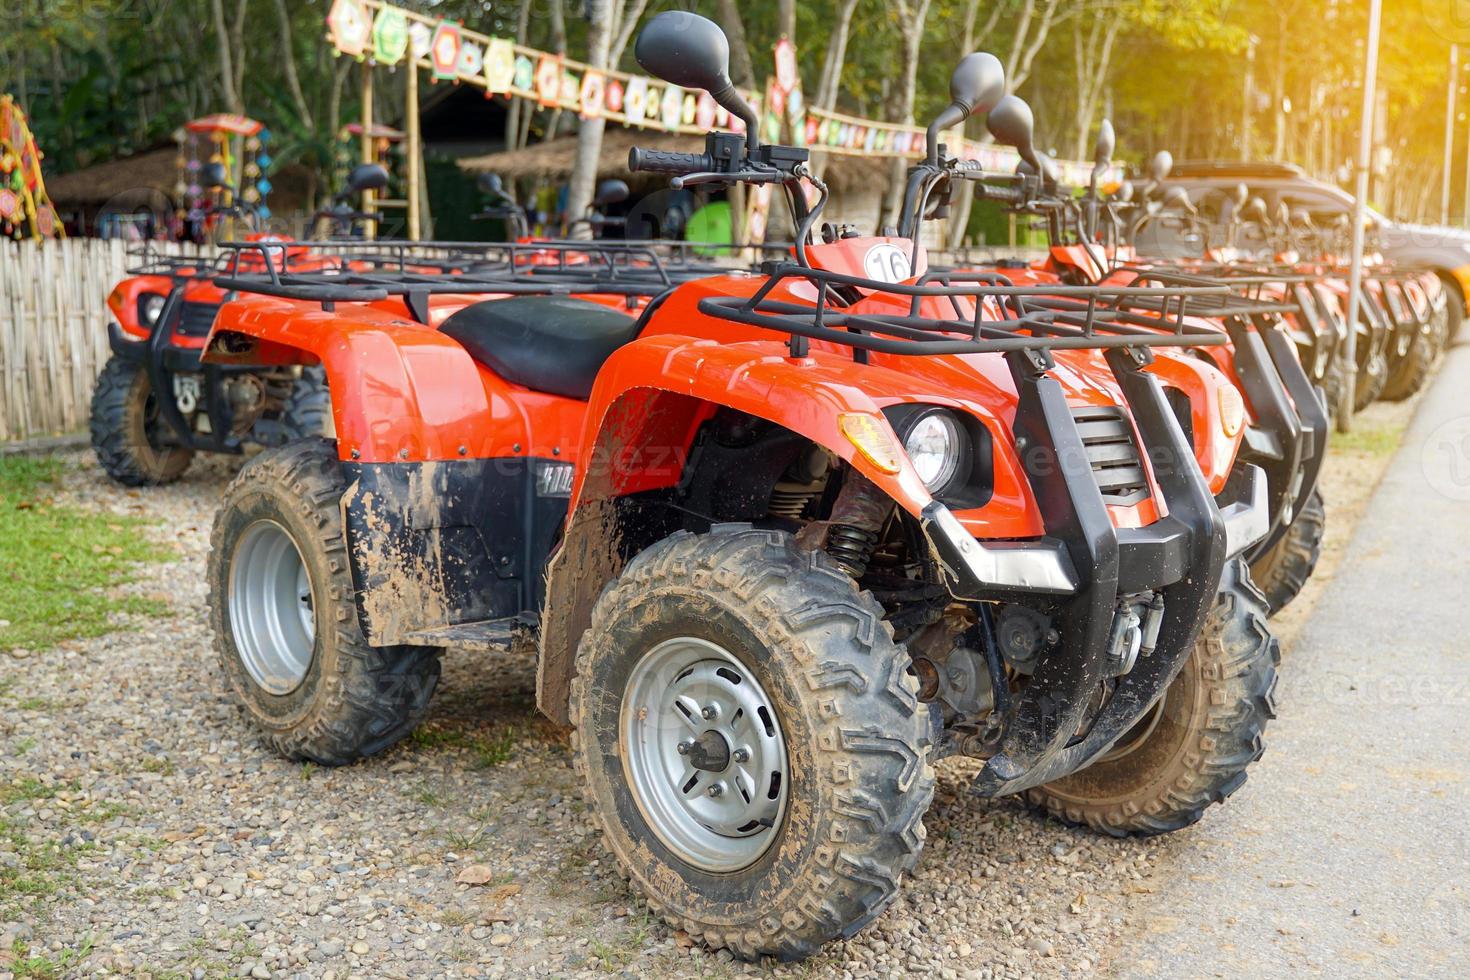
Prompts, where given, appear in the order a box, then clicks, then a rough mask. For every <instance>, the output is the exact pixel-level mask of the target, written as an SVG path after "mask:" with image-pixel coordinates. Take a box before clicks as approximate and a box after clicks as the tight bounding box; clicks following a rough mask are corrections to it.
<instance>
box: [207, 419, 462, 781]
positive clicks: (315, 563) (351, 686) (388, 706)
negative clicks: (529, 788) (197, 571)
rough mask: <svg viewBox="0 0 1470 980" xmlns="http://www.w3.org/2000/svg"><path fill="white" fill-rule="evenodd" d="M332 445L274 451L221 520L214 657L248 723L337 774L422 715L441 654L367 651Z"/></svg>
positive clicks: (232, 493)
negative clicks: (333, 767) (334, 770)
mask: <svg viewBox="0 0 1470 980" xmlns="http://www.w3.org/2000/svg"><path fill="white" fill-rule="evenodd" d="M345 490H346V486H345V483H344V481H343V478H342V469H341V465H340V463H339V462H338V459H337V452H336V448H335V446H334V444H333V443H331V442H328V441H326V440H322V439H314V440H305V441H301V442H296V443H292V444H291V445H288V446H283V447H281V448H279V449H270V450H266V451H265V452H263V453H261V454H260V455H258V456H256V457H255V458H254V459H252V460H251V461H250V462H249V463H247V464H246V465H245V467H244V468H243V469H241V470H240V473H239V475H238V476H236V477H235V479H234V482H232V483H231V484H230V486H229V488H228V489H227V490H226V491H225V495H224V500H223V501H222V503H221V505H220V509H219V512H218V513H217V514H216V516H215V521H214V531H213V534H212V535H211V538H210V545H211V547H210V553H209V564H208V582H209V607H210V608H209V615H210V625H211V626H212V627H213V628H214V642H215V649H216V651H217V652H218V654H219V658H220V664H221V666H222V667H223V668H224V672H225V676H226V677H227V678H228V679H229V682H230V687H231V689H232V690H233V691H234V692H235V695H236V696H237V697H238V698H239V701H240V705H241V707H242V708H243V709H244V710H245V713H246V715H248V716H249V717H250V720H251V721H252V722H253V723H254V724H255V725H256V727H257V728H259V729H260V731H261V732H262V733H263V734H264V736H265V740H266V742H268V743H269V744H270V746H271V747H272V748H273V749H275V750H276V751H277V752H279V753H281V754H282V755H284V756H286V757H288V758H291V759H302V760H308V761H311V762H315V763H319V764H321V765H327V766H338V765H345V764H346V763H350V762H354V761H356V760H358V759H361V758H364V757H366V756H370V755H374V754H376V753H378V752H381V751H383V750H384V749H386V748H388V747H389V746H390V745H392V744H394V743H395V742H397V741H398V740H399V739H401V738H403V737H404V736H405V735H407V734H408V733H409V732H410V731H412V730H413V728H414V726H415V725H417V724H418V723H419V721H420V720H421V719H422V718H423V717H424V714H425V712H426V711H427V709H428V704H429V698H430V696H431V695H432V694H433V692H434V688H435V686H436V685H437V684H438V682H439V656H438V655H439V650H438V649H437V648H435V647H421V646H392V647H374V646H369V645H368V644H367V642H366V641H365V640H364V638H363V636H362V632H361V630H360V628H359V623H358V616H357V607H356V601H355V599H354V593H353V587H352V575H351V570H350V568H349V564H348V557H347V545H346V541H345V538H344V534H343V529H342V512H341V509H340V503H341V499H342V494H343V492H344V491H345Z"/></svg>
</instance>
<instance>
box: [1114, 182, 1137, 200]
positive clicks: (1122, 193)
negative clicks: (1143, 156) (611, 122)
mask: <svg viewBox="0 0 1470 980" xmlns="http://www.w3.org/2000/svg"><path fill="white" fill-rule="evenodd" d="M1113 199H1114V200H1116V201H1121V202H1122V203H1124V204H1127V203H1128V202H1129V201H1131V200H1133V181H1131V180H1125V181H1123V183H1121V184H1119V185H1118V189H1117V190H1116V191H1114V192H1113Z"/></svg>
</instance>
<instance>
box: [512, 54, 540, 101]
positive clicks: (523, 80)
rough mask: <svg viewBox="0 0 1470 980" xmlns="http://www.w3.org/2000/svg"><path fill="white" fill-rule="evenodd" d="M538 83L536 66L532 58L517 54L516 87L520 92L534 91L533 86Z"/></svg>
mask: <svg viewBox="0 0 1470 980" xmlns="http://www.w3.org/2000/svg"><path fill="white" fill-rule="evenodd" d="M535 83H536V66H535V65H533V64H532V63H531V59H530V58H528V57H526V56H525V55H523V54H518V55H516V76H515V88H516V91H518V92H530V91H533V89H532V86H533V85H534V84H535Z"/></svg>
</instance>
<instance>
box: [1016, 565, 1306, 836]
mask: <svg viewBox="0 0 1470 980" xmlns="http://www.w3.org/2000/svg"><path fill="white" fill-rule="evenodd" d="M1279 660H1280V651H1279V648H1278V647H1277V643H1276V639H1275V638H1274V637H1273V636H1272V635H1271V631H1270V629H1269V628H1268V627H1267V626H1266V603H1265V600H1264V598H1263V597H1262V596H1261V594H1260V593H1259V592H1257V591H1256V588H1255V586H1254V585H1252V584H1251V581H1250V573H1249V572H1248V571H1247V570H1246V566H1245V562H1244V560H1243V559H1240V558H1234V559H1231V560H1230V562H1228V563H1227V564H1226V566H1225V573H1224V576H1223V578H1222V579H1221V583H1220V594H1219V596H1218V597H1217V598H1216V600H1215V607H1214V609H1212V610H1211V611H1210V615H1209V618H1208V619H1207V620H1206V622H1205V627H1204V629H1203V630H1202V631H1201V632H1200V635H1199V637H1198V638H1197V639H1196V640H1195V645H1194V652H1193V653H1192V654H1190V656H1189V659H1188V660H1186V661H1185V663H1184V667H1183V669H1182V670H1181V671H1180V672H1179V676H1178V677H1176V678H1175V679H1174V682H1173V683H1172V684H1170V685H1169V688H1168V690H1167V691H1166V692H1165V693H1164V696H1163V698H1162V699H1161V700H1160V701H1159V703H1158V704H1156V705H1154V707H1153V708H1152V709H1151V710H1150V711H1149V712H1148V713H1147V714H1145V715H1144V717H1143V718H1142V719H1141V720H1140V721H1139V722H1138V724H1137V725H1135V726H1134V728H1133V729H1132V730H1131V731H1129V732H1128V733H1126V734H1125V735H1124V736H1123V737H1122V738H1121V739H1119V740H1118V742H1117V744H1115V745H1114V746H1113V748H1112V749H1111V750H1110V751H1109V752H1108V753H1107V754H1106V755H1104V756H1103V757H1102V758H1101V759H1099V760H1098V761H1097V762H1094V763H1093V764H1092V765H1090V766H1088V767H1087V768H1086V769H1083V770H1082V771H1080V772H1075V773H1073V774H1072V775H1070V776H1065V777H1063V778H1062V779H1058V780H1056V781H1055V782H1051V783H1047V784H1045V785H1043V786H1038V787H1036V788H1035V789H1029V790H1027V791H1026V800H1027V802H1028V803H1030V804H1031V805H1032V806H1035V807H1037V808H1039V809H1041V810H1044V811H1045V812H1047V813H1049V814H1051V815H1052V816H1054V817H1056V818H1057V819H1059V820H1062V821H1063V822H1065V823H1070V824H1079V825H1080V824H1086V825H1088V826H1090V827H1092V828H1093V829H1094V830H1099V831H1102V832H1103V833H1105V834H1110V835H1112V836H1115V837H1123V836H1126V835H1128V834H1138V835H1144V836H1147V835H1152V834H1162V833H1168V832H1169V831H1172V830H1179V829H1180V828H1183V827H1187V826H1189V825H1190V824H1192V823H1194V822H1195V821H1196V820H1198V819H1199V818H1200V817H1201V816H1202V815H1203V814H1204V812H1205V810H1206V808H1208V807H1209V806H1210V804H1212V803H1222V802H1224V800H1225V798H1226V797H1228V796H1229V795H1230V794H1231V793H1234V792H1235V791H1236V790H1237V789H1239V788H1240V786H1241V784H1242V783H1244V782H1245V776H1246V767H1247V766H1249V765H1250V764H1251V763H1252V762H1255V761H1256V760H1257V759H1259V758H1260V757H1261V752H1262V743H1261V733H1262V731H1264V729H1265V727H1266V722H1268V721H1269V720H1271V719H1272V718H1274V717H1275V703H1274V690H1275V687H1276V664H1277V663H1278V661H1279Z"/></svg>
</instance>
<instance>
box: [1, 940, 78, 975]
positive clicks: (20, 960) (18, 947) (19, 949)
mask: <svg viewBox="0 0 1470 980" xmlns="http://www.w3.org/2000/svg"><path fill="white" fill-rule="evenodd" d="M91 952H92V940H91V939H90V938H88V939H87V940H86V941H85V942H84V943H82V945H81V946H80V947H79V948H77V949H64V950H62V951H61V952H60V953H57V954H56V955H55V956H32V955H31V954H30V950H29V949H28V948H27V947H26V944H25V943H16V944H15V946H14V947H13V948H12V949H11V953H12V954H13V955H14V956H15V962H13V963H11V964H10V966H9V967H7V968H6V969H8V970H10V971H12V972H13V973H14V974H15V977H16V980H57V978H60V977H64V976H69V975H71V974H72V973H73V972H74V971H75V970H76V968H77V967H78V966H79V965H80V964H81V962H82V961H83V960H85V959H86V958H87V956H88V955H89V954H90V953H91Z"/></svg>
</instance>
